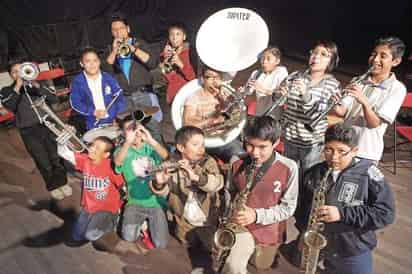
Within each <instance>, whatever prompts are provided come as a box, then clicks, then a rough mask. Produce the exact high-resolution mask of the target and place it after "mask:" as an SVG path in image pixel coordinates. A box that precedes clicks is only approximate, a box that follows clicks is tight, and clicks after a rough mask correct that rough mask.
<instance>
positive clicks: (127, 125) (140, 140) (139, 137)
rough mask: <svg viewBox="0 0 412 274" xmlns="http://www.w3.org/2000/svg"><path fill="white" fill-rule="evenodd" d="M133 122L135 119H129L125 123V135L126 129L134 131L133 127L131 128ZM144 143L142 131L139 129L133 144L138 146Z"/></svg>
mask: <svg viewBox="0 0 412 274" xmlns="http://www.w3.org/2000/svg"><path fill="white" fill-rule="evenodd" d="M133 122H134V121H128V122H126V123H125V124H124V125H123V134H124V136H126V131H129V130H131V131H133V129H131V125H132V123H133ZM138 124H139V123H138ZM142 144H143V138H142V135H141V133H140V131H137V132H136V137H135V139H134V142H133V145H134V146H136V147H140V145H142Z"/></svg>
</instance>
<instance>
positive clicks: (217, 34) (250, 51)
mask: <svg viewBox="0 0 412 274" xmlns="http://www.w3.org/2000/svg"><path fill="white" fill-rule="evenodd" d="M268 43H269V29H268V27H267V25H266V22H265V21H264V20H263V19H262V17H260V16H259V15H258V14H257V13H255V12H254V11H252V10H248V9H244V8H228V9H224V10H221V11H218V12H216V13H214V14H213V15H211V16H210V17H209V18H208V19H207V20H206V21H205V22H203V24H202V25H201V26H200V29H199V31H198V32H197V36H196V49H197V53H198V54H199V57H200V59H201V60H202V62H203V63H205V64H206V65H208V66H209V67H212V68H213V69H216V70H219V71H224V72H227V71H240V70H243V69H245V68H247V67H249V66H251V65H253V64H254V63H255V62H256V61H257V60H258V55H259V53H261V52H262V51H263V50H264V49H265V48H266V47H267V46H268Z"/></svg>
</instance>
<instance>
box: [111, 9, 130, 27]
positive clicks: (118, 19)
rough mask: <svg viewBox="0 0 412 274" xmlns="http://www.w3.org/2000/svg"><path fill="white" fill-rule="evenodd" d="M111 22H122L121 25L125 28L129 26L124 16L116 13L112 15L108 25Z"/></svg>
mask: <svg viewBox="0 0 412 274" xmlns="http://www.w3.org/2000/svg"><path fill="white" fill-rule="evenodd" d="M113 22H123V24H125V25H126V26H129V22H128V21H127V19H126V16H125V15H124V14H123V13H121V12H116V13H113V14H112V16H111V18H110V25H111V24H112V23H113Z"/></svg>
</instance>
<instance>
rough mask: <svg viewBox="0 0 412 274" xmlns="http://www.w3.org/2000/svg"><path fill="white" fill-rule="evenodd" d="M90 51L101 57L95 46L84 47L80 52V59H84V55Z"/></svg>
mask: <svg viewBox="0 0 412 274" xmlns="http://www.w3.org/2000/svg"><path fill="white" fill-rule="evenodd" d="M88 53H94V54H96V56H97V58H98V59H100V57H99V54H98V52H97V50H96V49H95V48H93V47H86V48H84V49H82V51H81V53H80V60H83V57H84V56H85V55H86V54H88Z"/></svg>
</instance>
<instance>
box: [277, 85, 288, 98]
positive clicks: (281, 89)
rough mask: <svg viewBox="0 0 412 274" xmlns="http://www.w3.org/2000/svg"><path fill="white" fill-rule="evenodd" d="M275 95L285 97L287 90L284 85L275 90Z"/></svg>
mask: <svg viewBox="0 0 412 274" xmlns="http://www.w3.org/2000/svg"><path fill="white" fill-rule="evenodd" d="M275 93H278V94H281V95H282V96H286V95H287V94H288V88H287V87H286V86H285V85H282V86H280V87H279V88H278V89H275Z"/></svg>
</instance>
